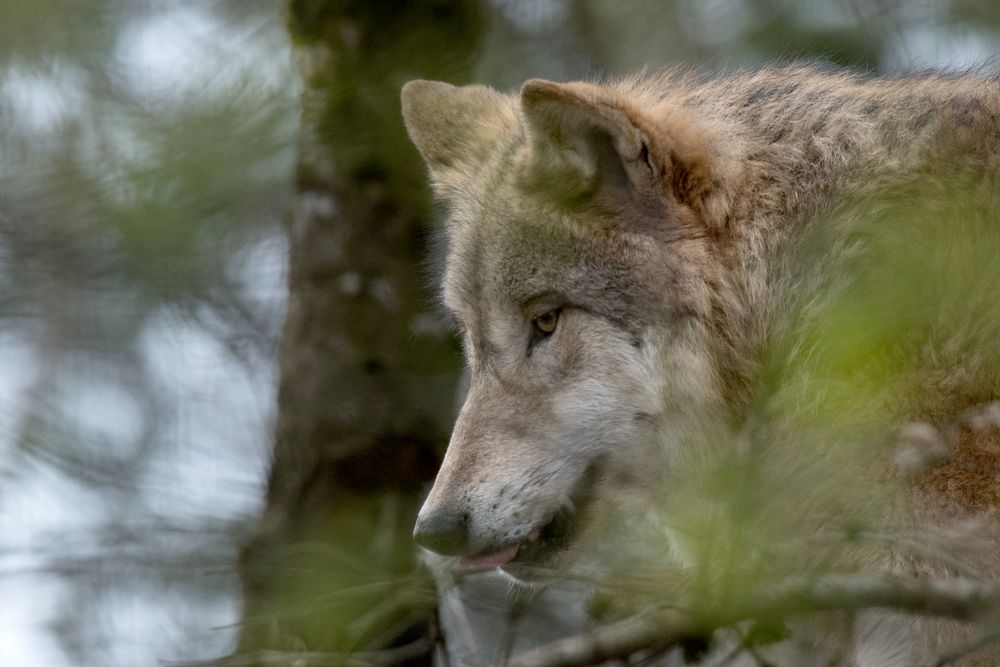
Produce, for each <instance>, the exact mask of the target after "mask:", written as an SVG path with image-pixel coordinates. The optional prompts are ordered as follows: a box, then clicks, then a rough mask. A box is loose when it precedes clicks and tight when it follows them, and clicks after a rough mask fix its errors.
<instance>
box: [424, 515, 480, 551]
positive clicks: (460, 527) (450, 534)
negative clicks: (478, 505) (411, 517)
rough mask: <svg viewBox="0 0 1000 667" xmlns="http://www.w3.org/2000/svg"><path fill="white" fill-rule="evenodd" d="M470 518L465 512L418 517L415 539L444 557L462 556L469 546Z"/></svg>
mask: <svg viewBox="0 0 1000 667" xmlns="http://www.w3.org/2000/svg"><path fill="white" fill-rule="evenodd" d="M468 525H469V516H468V515H467V514H466V513H464V512H435V513H433V514H429V515H420V516H418V517H417V525H416V526H414V528H413V539H415V540H416V541H417V544H419V545H420V546H422V547H424V548H425V549H430V550H431V551H434V552H436V553H439V554H441V555H442V556H461V555H463V554H465V553H466V552H467V550H468V545H469V531H468Z"/></svg>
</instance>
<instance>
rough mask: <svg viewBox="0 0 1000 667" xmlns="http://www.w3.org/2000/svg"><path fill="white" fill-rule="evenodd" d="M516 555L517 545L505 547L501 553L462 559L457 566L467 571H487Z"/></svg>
mask: <svg viewBox="0 0 1000 667" xmlns="http://www.w3.org/2000/svg"><path fill="white" fill-rule="evenodd" d="M516 555H517V545H516V544H515V545H514V546H512V547H507V548H506V549H504V550H503V551H498V552H496V553H495V554H489V555H486V556H475V557H473V558H462V559H461V560H459V561H458V564H459V565H461V566H462V567H464V568H466V569H469V570H488V569H489V568H491V567H500V566H501V565H503V564H504V563H506V562H507V561H509V560H510V559H512V558H513V557H514V556H516Z"/></svg>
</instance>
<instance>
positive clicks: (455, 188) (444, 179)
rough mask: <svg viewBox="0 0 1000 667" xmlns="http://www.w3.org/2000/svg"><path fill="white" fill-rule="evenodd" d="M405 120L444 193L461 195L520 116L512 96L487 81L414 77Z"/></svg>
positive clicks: (405, 105)
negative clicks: (475, 83) (482, 83)
mask: <svg viewBox="0 0 1000 667" xmlns="http://www.w3.org/2000/svg"><path fill="white" fill-rule="evenodd" d="M402 107H403V120H404V122H405V123H406V129H407V131H408V132H409V134H410V138H411V139H412V140H413V143H414V144H416V146H417V150H419V151H420V154H421V155H422V156H423V158H424V161H425V162H426V163H427V166H428V168H429V169H430V174H431V182H432V184H433V185H434V188H435V190H436V191H437V193H438V194H439V195H442V196H444V197H456V196H461V195H462V194H463V191H464V190H465V189H466V187H467V184H468V182H469V181H470V180H472V179H473V178H474V177H475V175H476V173H477V172H478V170H479V168H480V166H481V164H482V162H483V161H484V160H485V159H486V158H487V156H488V155H489V153H490V151H491V150H492V149H493V148H494V147H495V145H496V143H497V141H498V140H499V139H500V137H501V136H502V135H503V134H504V133H509V131H510V128H511V127H512V126H514V125H515V123H516V120H517V115H516V110H515V108H514V102H513V100H512V99H511V98H510V97H509V96H507V95H501V94H500V93H498V92H496V91H495V90H493V89H491V88H487V87H486V86H462V87H458V86H452V85H450V84H447V83H442V82H441V81H410V82H409V83H407V84H406V85H404V86H403V91H402Z"/></svg>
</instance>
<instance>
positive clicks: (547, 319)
mask: <svg viewBox="0 0 1000 667" xmlns="http://www.w3.org/2000/svg"><path fill="white" fill-rule="evenodd" d="M531 324H532V326H533V327H535V331H537V332H538V333H539V334H541V335H542V336H548V335H549V334H551V333H552V332H553V331H555V330H556V325H557V324H559V311H558V310H550V311H549V312H547V313H543V314H541V315H539V316H538V317H536V318H535V319H534V320H532V321H531Z"/></svg>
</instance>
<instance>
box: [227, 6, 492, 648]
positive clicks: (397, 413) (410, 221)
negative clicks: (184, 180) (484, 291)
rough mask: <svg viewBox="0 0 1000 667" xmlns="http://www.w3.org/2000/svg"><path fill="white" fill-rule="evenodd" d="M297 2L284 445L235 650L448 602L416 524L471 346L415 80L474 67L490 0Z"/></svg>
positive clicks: (361, 630)
mask: <svg viewBox="0 0 1000 667" xmlns="http://www.w3.org/2000/svg"><path fill="white" fill-rule="evenodd" d="M289 9H290V11H289V28H290V30H291V34H292V39H293V42H294V44H295V47H296V49H297V54H298V58H299V62H300V66H301V70H302V75H303V80H304V91H303V96H302V101H303V119H302V128H303V129H302V139H301V151H300V159H299V166H298V173H297V187H298V193H297V198H296V202H295V205H294V210H293V211H292V214H291V216H290V220H289V225H288V233H289V244H290V248H289V251H290V255H291V261H290V284H289V289H290V295H289V306H288V316H287V322H286V324H285V330H284V338H283V344H282V350H281V380H280V388H279V395H278V418H277V425H276V435H275V438H276V440H275V448H274V458H273V464H272V469H271V472H270V479H269V484H268V490H267V506H266V509H265V510H264V514H263V517H262V519H261V522H260V526H259V530H258V534H257V535H256V537H255V538H254V539H253V540H252V541H251V542H250V543H249V544H248V545H247V546H246V547H245V548H244V550H243V553H242V556H241V574H242V577H243V584H244V618H243V625H242V628H241V634H240V641H239V650H240V652H252V651H255V650H261V649H271V650H291V651H301V650H308V651H359V650H366V651H367V650H380V649H384V648H387V647H391V646H399V645H403V644H406V643H407V642H410V641H414V640H418V639H419V638H420V637H421V636H425V633H426V632H427V631H428V627H429V623H430V621H431V619H433V608H434V594H433V585H432V583H431V582H430V580H429V578H425V577H424V576H422V575H420V574H419V570H418V568H416V567H415V563H414V554H415V548H414V546H413V544H412V541H411V538H410V534H411V530H412V521H413V518H414V516H415V513H416V509H417V507H418V502H419V493H420V492H421V490H422V489H423V488H424V486H425V484H426V483H427V482H429V481H430V480H431V479H432V478H433V475H434V473H435V471H436V468H437V462H438V458H439V456H440V454H441V453H442V452H443V449H444V445H445V443H446V440H447V434H448V432H449V430H450V428H451V423H452V420H453V418H454V412H455V387H456V379H457V377H458V372H459V368H460V365H461V358H460V355H459V354H458V352H457V350H456V348H455V346H454V344H453V342H452V341H451V339H450V338H449V337H448V336H447V334H446V332H445V330H444V327H443V326H442V325H441V322H440V320H439V319H438V317H437V316H436V315H435V313H434V308H433V305H432V304H433V299H432V297H431V294H430V292H429V291H428V290H427V288H426V283H427V279H426V276H425V272H424V270H423V269H422V261H423V259H424V257H425V255H426V252H427V249H426V247H425V246H426V245H427V244H426V240H427V236H428V232H429V227H430V216H431V207H430V204H429V201H428V199H427V194H426V193H427V190H426V187H425V185H424V182H425V176H424V172H423V166H422V164H421V162H420V161H419V158H418V155H417V153H416V150H415V149H414V148H413V147H412V146H411V145H410V143H409V141H408V139H407V137H406V134H405V130H404V128H403V124H402V119H401V117H400V111H399V90H400V87H401V86H402V84H403V83H404V82H405V81H407V80H409V79H413V78H438V79H445V80H449V81H456V80H462V79H465V78H467V76H468V70H469V69H470V63H471V62H472V60H473V57H472V56H473V50H474V48H475V47H476V44H477V42H478V39H479V35H480V33H481V29H480V28H481V23H482V21H483V15H482V10H481V8H480V6H479V3H478V2H476V1H474V0H467V1H465V0H460V1H450V2H449V1H440V0H439V1H434V0H410V1H406V2H373V1H372V0H353V1H351V0H341V1H338V0H292V1H291V3H290V8H289ZM418 645H419V646H424V645H426V643H423V644H419V643H418V644H414V646H418ZM412 653H413V654H414V655H411V656H410V658H411V659H412V658H414V657H416V658H418V659H424V658H426V655H427V652H426V651H424V652H422V653H421V652H420V651H413V652H412Z"/></svg>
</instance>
